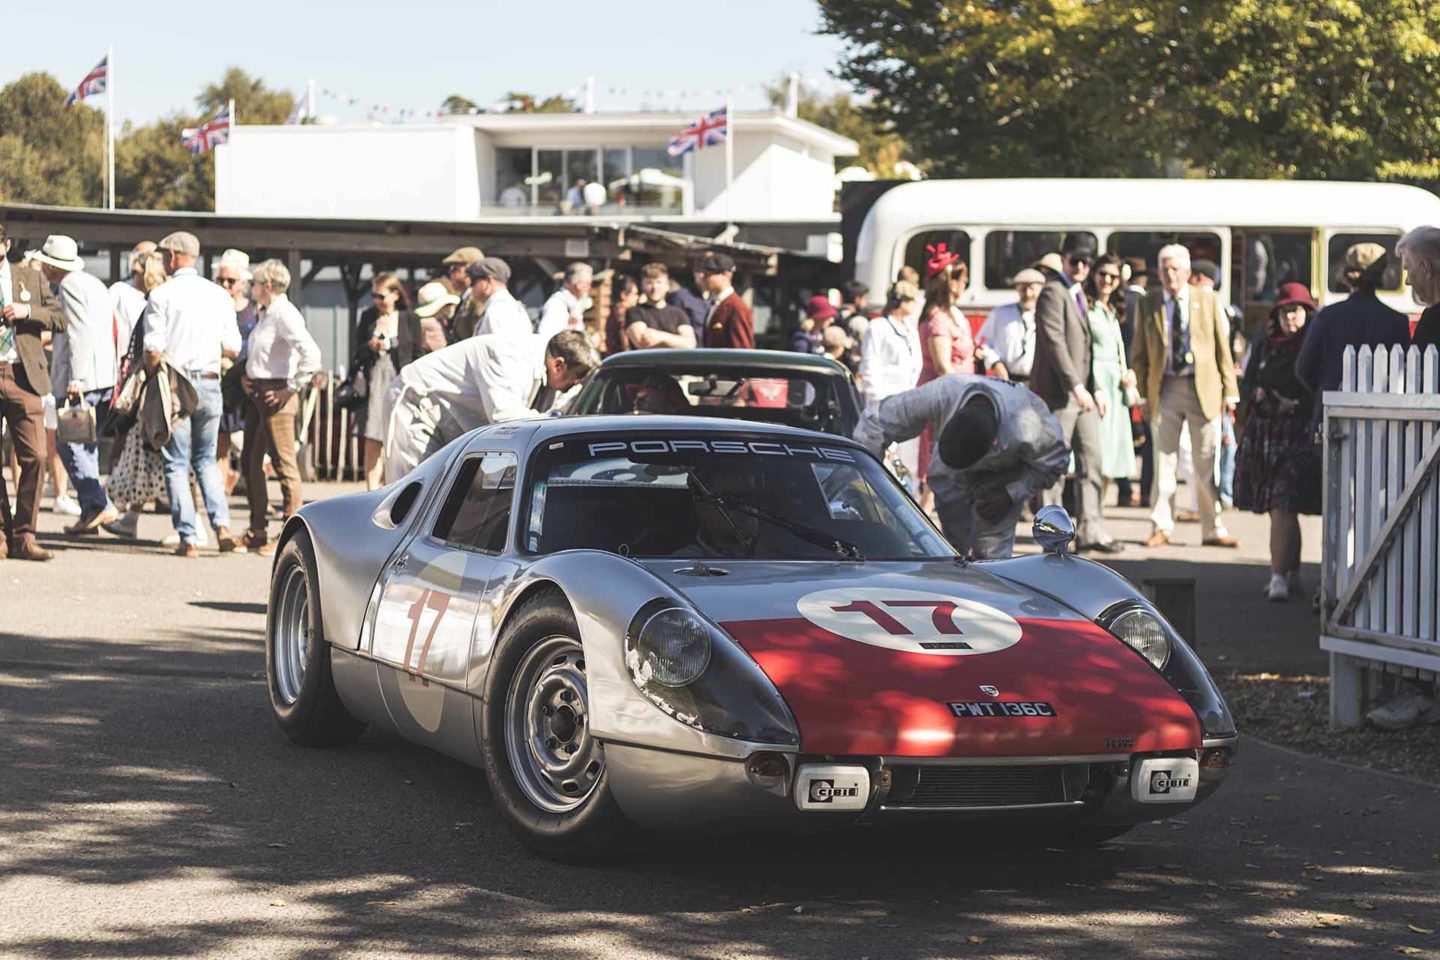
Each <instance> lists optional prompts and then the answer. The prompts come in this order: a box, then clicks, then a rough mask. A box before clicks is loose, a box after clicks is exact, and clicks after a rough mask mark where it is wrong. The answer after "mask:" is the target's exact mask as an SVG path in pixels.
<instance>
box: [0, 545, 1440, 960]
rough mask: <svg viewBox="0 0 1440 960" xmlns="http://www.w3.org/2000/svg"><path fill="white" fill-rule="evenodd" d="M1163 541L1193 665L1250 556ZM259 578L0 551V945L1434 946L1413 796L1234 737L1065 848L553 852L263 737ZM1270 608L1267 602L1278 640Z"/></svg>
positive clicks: (1187, 954) (774, 954)
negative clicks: (1115, 823)
mask: <svg viewBox="0 0 1440 960" xmlns="http://www.w3.org/2000/svg"><path fill="white" fill-rule="evenodd" d="M46 524H47V526H48V527H49V528H50V529H56V528H57V526H58V525H57V524H56V523H54V521H53V520H51V519H49V518H47V521H46ZM167 527H168V524H167V523H166V521H164V520H163V519H162V518H158V517H154V518H152V517H146V518H145V521H144V526H143V527H142V534H145V535H148V536H153V537H155V538H157V539H158V537H159V536H160V535H161V534H163V533H164V532H165V530H166V528H167ZM1250 535H1254V536H1258V534H1256V533H1254V532H1253V531H1247V536H1250ZM49 539H50V542H51V543H52V545H56V546H65V544H64V542H63V540H59V539H56V538H49ZM1172 549H1173V550H1174V555H1172V556H1171V560H1172V561H1173V562H1174V563H1185V564H1192V565H1195V569H1197V570H1199V571H1200V573H1201V575H1202V577H1205V586H1203V587H1202V595H1204V596H1211V595H1213V596H1214V597H1215V599H1216V600H1217V601H1218V602H1217V603H1214V604H1208V603H1207V604H1206V605H1205V609H1206V610H1207V611H1209V612H1208V613H1206V614H1205V615H1204V616H1202V634H1203V635H1205V636H1208V637H1211V639H1214V640H1217V642H1218V641H1221V640H1223V642H1224V643H1225V644H1240V645H1241V646H1236V647H1231V646H1224V647H1222V646H1218V645H1215V646H1212V647H1211V648H1210V650H1209V652H1208V655H1209V656H1210V657H1211V658H1212V660H1213V658H1214V657H1218V656H1222V655H1224V656H1227V657H1228V656H1229V654H1224V653H1221V652H1217V651H1221V650H1223V649H1234V650H1243V649H1245V647H1244V646H1243V644H1244V643H1245V642H1246V640H1247V638H1244V637H1240V638H1237V637H1235V636H1233V634H1234V633H1235V631H1236V629H1240V627H1239V626H1238V625H1237V627H1236V628H1235V629H1231V628H1229V627H1227V628H1225V629H1223V630H1222V629H1218V628H1216V627H1215V622H1216V621H1215V618H1216V617H1225V618H1234V617H1237V616H1238V615H1237V614H1236V613H1235V611H1234V609H1232V608H1234V607H1235V606H1237V604H1238V600H1237V601H1236V603H1232V602H1230V601H1229V593H1230V592H1236V593H1235V596H1236V597H1237V598H1238V597H1239V593H1238V591H1240V590H1241V589H1242V585H1243V586H1244V590H1245V591H1246V596H1247V597H1248V596H1249V595H1250V594H1252V593H1253V594H1255V595H1257V596H1258V592H1259V587H1260V583H1261V582H1262V580H1263V567H1262V566H1258V565H1257V561H1256V560H1255V558H1254V557H1253V556H1250V555H1248V554H1247V556H1245V557H1240V558H1230V557H1225V558H1219V559H1224V560H1226V561H1227V562H1229V561H1232V560H1233V561H1235V562H1234V563H1233V564H1231V566H1237V565H1238V567H1239V568H1240V569H1236V570H1232V569H1228V568H1227V569H1225V570H1221V571H1219V572H1217V573H1215V574H1214V575H1213V576H1207V575H1206V574H1205V571H1204V569H1202V568H1204V567H1205V566H1206V564H1207V563H1213V561H1214V560H1216V559H1217V558H1216V557H1215V556H1214V555H1213V552H1202V551H1199V550H1189V551H1185V550H1184V549H1183V548H1172ZM1256 550H1258V551H1259V554H1260V556H1261V557H1262V558H1263V545H1262V544H1257V545H1256ZM1137 561H1138V551H1137V555H1136V556H1135V557H1132V558H1130V560H1129V563H1128V564H1127V567H1130V565H1134V567H1131V568H1130V569H1127V570H1126V572H1127V573H1130V574H1131V575H1132V576H1138V575H1141V574H1143V571H1144V570H1145V569H1148V568H1146V567H1143V566H1141V565H1140V564H1138V563H1137ZM1247 564H1248V565H1249V567H1251V568H1253V569H1247V568H1246V565H1247ZM1135 569H1138V570H1140V573H1136V572H1133V571H1134V570H1135ZM268 570H269V563H268V561H265V560H261V559H259V558H255V557H243V556H237V557H228V558H221V557H218V556H216V555H215V554H214V553H213V552H209V553H207V554H206V555H204V556H203V557H202V558H201V559H200V560H198V561H181V560H177V559H174V558H171V557H168V556H165V555H163V554H161V553H160V552H159V549H158V547H157V546H156V545H155V544H154V543H148V544H139V545H135V546H124V545H122V544H120V543H119V542H118V541H113V540H103V541H100V542H99V543H97V544H83V545H71V546H69V548H68V549H65V550H64V552H63V553H62V554H61V556H60V557H59V558H58V559H57V560H56V561H55V562H53V563H51V564H47V565H35V564H24V563H20V562H15V561H5V562H0V611H3V616H0V730H3V733H4V735H3V736H0V956H3V957H7V958H8V957H23V958H29V957H82V956H84V957H89V956H94V957H155V956H167V957H168V956H178V957H266V958H282V957H296V958H319V957H331V956H336V957H338V956H346V957H351V956H354V957H430V956H435V957H440V956H457V955H464V956H482V957H561V956H564V957H615V958H620V957H671V956H684V957H735V958H741V957H744V958H752V957H754V958H760V957H765V958H785V960H789V958H811V957H814V958H826V960H830V958H840V957H843V958H861V957H871V958H875V960H879V958H930V957H972V956H973V957H1106V958H1129V957H1147V958H1149V957H1174V958H1192V957H1216V958H1221V957H1223V958H1226V960H1235V958H1250V957H1272V956H1273V957H1288V956H1301V957H1337V958H1338V957H1345V958H1351V957H1357V956H1396V955H1399V953H1401V952H1403V951H1407V950H1414V951H1419V952H1417V953H1415V954H1414V955H1417V956H1431V957H1440V932H1436V933H1428V932H1416V929H1417V928H1418V930H1421V931H1429V930H1440V831H1437V829H1436V826H1435V824H1436V811H1437V810H1440V788H1436V787H1434V786H1426V785H1423V784H1420V783H1418V782H1415V781H1410V780H1406V779H1403V778H1399V777H1391V776H1388V775H1384V774H1378V773H1374V772H1362V771H1357V770H1353V769H1350V768H1347V767H1342V766H1339V765H1335V764H1331V763H1328V762H1324V761H1320V760H1314V759H1305V758H1300V757H1297V756H1294V755H1292V754H1288V753H1285V752H1282V751H1280V750H1278V749H1275V748H1271V747H1268V746H1266V745H1264V744H1261V743H1258V742H1254V741H1250V742H1247V743H1245V745H1244V747H1243V750H1242V756H1241V761H1242V762H1241V764H1240V766H1239V767H1238V768H1237V769H1236V770H1235V772H1234V774H1233V775H1232V777H1231V779H1230V782H1229V783H1227V784H1226V786H1225V788H1224V790H1223V791H1221V793H1220V795H1219V796H1218V797H1217V798H1216V799H1215V800H1213V801H1212V802H1211V803H1209V804H1208V805H1206V806H1203V807H1201V808H1199V809H1197V810H1196V811H1194V812H1193V813H1192V814H1191V815H1190V816H1188V817H1186V818H1184V819H1183V820H1181V821H1171V822H1168V823H1165V824H1152V825H1147V826H1144V827H1142V828H1140V829H1138V830H1136V831H1134V832H1133V833H1132V834H1130V835H1128V836H1126V837H1125V838H1123V839H1122V840H1119V841H1116V842H1113V843H1110V844H1107V845H1106V846H1104V847H1102V848H1100V849H1098V850H1092V851H1088V852H1060V851H1043V852H1038V853H1037V852H1030V853H1021V854H1015V853H1010V852H1005V851H994V850H987V849H985V848H984V847H983V846H982V845H981V844H980V838H977V837H975V836H967V835H965V834H959V833H957V834H953V835H945V836H938V835H935V834H933V833H930V834H921V835H915V834H910V835H896V834H891V833H877V832H875V831H860V832H851V833H846V834H835V835H829V836H826V837H821V838H808V839H795V838H761V839H741V840H736V839H734V838H713V837H698V838H686V839H682V840H675V839H673V838H672V839H668V840H665V841H663V842H660V843H656V844H653V845H651V846H649V847H647V848H645V849H642V850H638V851H636V853H635V855H634V857H633V858H632V859H630V860H628V861H626V862H622V863H619V864H615V865H610V866H606V867H603V868H585V869H578V868H566V867H559V866H556V865H553V864H550V863H547V862H544V861H541V860H538V859H536V858H535V857H533V856H531V855H530V854H529V853H527V852H526V851H525V850H524V848H522V847H521V846H520V845H519V844H518V843H517V842H516V841H515V840H513V839H512V838H511V837H510V836H509V834H508V833H507V832H506V830H505V829H504V827H503V826H502V824H501V823H500V821H499V819H498V817H497V816H496V814H495V811H494V810H493V809H492V804H491V801H490V799H489V797H488V795H487V791H486V786H485V781H484V777H483V775H482V774H481V773H480V772H479V771H477V770H473V769H470V768H467V767H464V766H462V765H460V764H458V763H456V762H454V761H451V760H448V759H446V758H444V757H441V756H438V755H436V754H434V753H430V752H428V751H425V750H422V749H419V748H416V747H412V746H409V745H407V744H405V743H403V742H400V741H398V740H395V739H393V738H390V737H387V736H381V735H376V734H373V733H369V734H366V735H365V736H364V737H362V738H361V740H360V741H359V742H358V743H357V744H356V745H354V746H352V747H349V748H346V749H341V750H334V751H320V750H307V749H302V748H297V747H293V746H291V745H290V744H289V743H288V742H287V741H286V740H285V739H284V738H283V737H282V736H281V734H280V732H279V730H278V729H277V728H276V726H275V724H274V722H273V721H272V719H271V718H270V716H269V706H268V702H267V698H266V692H265V687H264V684H263V680H262V679H261V676H262V671H263V668H264V659H263V652H262V648H261V634H262V629H263V624H264V598H265V586H266V580H267V576H268ZM1252 580H1253V581H1255V582H1254V584H1253V586H1251V585H1250V581H1252ZM1216 584H1220V585H1221V586H1218V587H1217V586H1216ZM1225 584H1230V586H1224V585H1225ZM1252 600H1253V598H1252ZM1239 605H1240V606H1247V605H1248V606H1253V603H1251V602H1250V601H1246V603H1245V604H1239ZM1301 606H1302V605H1299V604H1292V605H1289V606H1287V607H1283V608H1277V609H1276V610H1272V611H1271V615H1272V616H1276V617H1288V618H1290V620H1288V621H1286V622H1291V621H1293V624H1294V629H1295V630H1297V631H1300V632H1302V633H1303V631H1304V629H1305V623H1306V622H1307V621H1306V620H1305V618H1307V617H1308V615H1309V614H1308V604H1304V605H1303V607H1304V608H1305V609H1301ZM1224 622H1226V623H1230V622H1231V621H1230V620H1225V621H1224ZM1236 622H1237V624H1238V623H1239V621H1236ZM1311 629H1312V630H1313V624H1312V626H1311ZM1206 631H1211V632H1210V633H1207V632H1206ZM1268 639H1272V638H1265V637H1256V636H1251V637H1250V638H1248V642H1249V643H1250V644H1251V645H1253V644H1255V643H1259V642H1262V640H1268ZM1202 652H1205V644H1204V641H1203V640H1202ZM1236 655H1237V656H1238V655H1239V654H1238V653H1237V654H1236Z"/></svg>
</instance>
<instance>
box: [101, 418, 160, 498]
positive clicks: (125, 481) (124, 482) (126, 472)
mask: <svg viewBox="0 0 1440 960" xmlns="http://www.w3.org/2000/svg"><path fill="white" fill-rule="evenodd" d="M144 433H145V431H143V430H130V431H128V432H126V434H125V441H124V443H123V444H122V446H121V448H120V456H119V457H118V458H117V459H116V461H115V465H114V466H113V467H111V468H110V479H109V480H108V481H107V482H106V484H105V492H106V494H107V495H108V496H109V497H110V499H111V501H112V502H114V503H117V504H121V505H126V506H128V505H131V504H139V503H144V502H145V501H146V500H154V499H155V498H156V497H159V496H161V495H163V494H164V493H165V458H164V457H163V456H161V454H160V452H159V451H158V450H152V449H150V447H149V446H148V445H147V444H146V443H145V437H144Z"/></svg>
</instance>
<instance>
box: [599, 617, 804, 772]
mask: <svg viewBox="0 0 1440 960" xmlns="http://www.w3.org/2000/svg"><path fill="white" fill-rule="evenodd" d="M625 665H626V666H627V667H628V668H629V671H630V679H631V681H632V682H633V683H634V684H635V687H636V689H638V690H639V691H640V692H641V693H642V694H644V695H645V698H646V699H647V700H649V701H650V702H651V703H653V704H655V706H657V707H659V708H660V709H661V710H663V711H664V712H665V713H666V714H668V715H670V716H671V717H673V718H674V719H676V720H677V721H679V722H680V723H683V724H685V725H686V726H689V727H694V728H695V729H697V730H703V731H704V732H706V733H713V734H716V735H717V736H721V737H731V738H733V739H735V740H746V741H749V742H751V743H766V744H775V745H785V746H790V745H795V744H798V743H799V742H800V728H799V726H798V725H797V724H796V723H795V717H794V716H793V715H792V714H791V713H790V708H789V707H788V706H787V705H786V704H785V700H784V699H783V698H782V697H781V696H780V691H779V690H777V689H775V684H773V683H771V682H770V678H769V677H767V676H766V675H765V671H764V670H761V669H760V665H759V664H758V663H756V662H755V661H754V660H753V659H752V658H751V657H750V655H749V654H748V653H746V652H745V651H744V650H742V649H741V648H740V645H739V644H737V643H736V642H735V641H734V640H732V639H730V637H728V636H726V634H725V632H724V631H722V630H721V629H720V628H719V627H717V626H715V625H714V624H713V623H711V622H710V621H709V620H707V619H705V617H703V616H702V615H701V614H699V613H698V612H696V611H695V610H692V609H690V608H689V607H687V606H683V605H681V604H680V603H677V602H676V601H675V600H665V599H655V600H651V601H650V602H649V603H647V604H645V605H644V606H642V607H641V608H640V609H639V611H637V612H636V614H635V616H634V617H633V618H632V619H631V621H630V628H629V629H628V630H626V631H625Z"/></svg>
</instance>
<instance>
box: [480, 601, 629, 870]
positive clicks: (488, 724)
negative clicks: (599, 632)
mask: <svg viewBox="0 0 1440 960" xmlns="http://www.w3.org/2000/svg"><path fill="white" fill-rule="evenodd" d="M557 638H566V639H568V640H570V641H573V642H574V643H575V644H577V645H578V644H579V640H580V631H579V629H578V628H577V627H576V625H575V615H574V613H573V612H572V611H571V609H570V605H569V603H568V602H566V600H565V597H564V596H563V595H562V594H561V593H560V592H559V591H558V590H556V591H546V592H544V593H540V594H536V595H534V596H532V597H530V598H529V599H527V600H525V601H524V602H523V603H522V605H521V606H520V608H519V609H518V610H516V611H515V613H514V615H513V616H512V617H511V618H510V620H509V622H508V623H506V625H505V628H504V630H503V631H501V634H500V638H499V640H498V641H497V643H496V645H495V653H494V660H493V662H492V663H491V664H490V670H489V674H488V676H487V677H486V680H485V699H484V703H483V705H482V707H481V731H480V733H481V737H480V739H481V748H482V749H483V751H484V755H485V776H486V779H488V780H489V782H490V794H491V796H492V797H494V800H495V804H496V806H498V807H499V808H500V812H501V814H502V815H503V816H504V818H505V822H506V824H507V825H508V826H509V827H510V829H511V830H512V831H513V832H514V833H515V835H516V836H517V837H518V838H519V839H520V841H521V842H522V843H524V844H525V845H526V846H527V847H529V848H530V849H532V850H534V851H535V852H536V853H539V854H540V855H541V856H544V857H547V858H549V859H551V860H558V861H560V862H563V863H593V862H595V861H598V860H605V859H609V858H612V857H614V856H615V855H616V854H617V853H619V852H620V850H621V849H622V848H623V847H624V846H625V845H626V844H627V842H628V841H630V840H631V839H632V838H633V836H634V833H635V828H634V826H633V824H631V822H630V821H629V820H628V819H627V818H626V817H625V814H624V813H623V812H621V810H620V807H619V805H618V804H617V803H616V802H615V797H614V795H613V794H612V793H611V792H610V774H609V770H608V768H602V769H601V771H600V773H599V775H598V778H597V779H596V780H595V781H594V785H593V787H591V788H590V790H589V792H588V794H586V795H585V796H584V799H583V800H581V801H580V802H579V805H578V806H576V807H574V809H570V810H566V811H564V812H552V811H550V810H547V809H545V808H544V807H542V806H540V805H539V804H538V803H536V802H535V801H534V800H533V799H531V797H530V796H529V795H528V794H527V792H526V789H525V788H524V787H522V786H521V784H520V780H519V778H520V776H522V775H524V774H523V773H522V772H519V771H517V770H516V769H515V765H514V764H513V763H512V761H511V754H510V745H509V743H508V740H507V723H508V712H507V711H508V709H509V706H510V701H511V688H512V684H513V682H514V681H515V678H516V673H517V670H518V669H520V668H521V666H522V664H524V663H525V662H526V660H527V656H528V655H529V654H531V652H532V651H534V650H536V648H537V647H539V646H541V645H542V644H547V643H553V642H555V641H556V640H557ZM581 663H582V664H583V660H582V661H581ZM520 692H522V693H523V692H525V691H520ZM585 710H586V712H587V714H588V704H587V705H586V706H585ZM517 749H519V745H518V744H517ZM599 749H600V750H601V751H603V749H604V748H603V747H600V748H599ZM521 762H522V763H523V762H524V761H523V759H522V761H521Z"/></svg>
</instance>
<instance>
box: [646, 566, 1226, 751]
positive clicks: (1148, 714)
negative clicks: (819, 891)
mask: <svg viewBox="0 0 1440 960" xmlns="http://www.w3.org/2000/svg"><path fill="white" fill-rule="evenodd" d="M645 566H646V567H647V568H649V569H650V570H651V571H652V572H653V573H655V574H656V575H657V576H659V577H661V578H662V579H663V580H665V581H666V582H667V583H669V584H670V585H671V586H673V587H674V588H675V589H676V590H678V591H679V592H681V593H682V594H684V595H685V596H686V597H687V598H688V599H689V600H690V601H691V602H692V603H694V604H695V606H696V607H697V608H698V609H700V610H701V611H702V612H703V613H705V614H706V615H707V616H708V617H710V618H711V619H712V620H714V621H715V622H716V623H718V624H719V625H720V626H721V627H722V628H723V629H724V630H725V631H726V632H727V633H728V634H729V635H730V636H731V637H733V638H734V639H735V640H736V641H737V642H738V643H739V644H740V645H741V646H742V647H743V648H744V649H745V650H746V651H747V652H748V653H749V654H750V655H751V656H752V657H753V658H754V659H755V661H756V662H757V663H759V664H760V666H761V668H762V669H763V670H764V671H765V673H766V675H767V676H768V677H769V678H770V680H771V681H772V682H773V683H774V684H775V685H776V687H777V688H778V689H779V690H780V693H781V694H782V695H783V696H784V698H785V700H786V702H787V703H788V704H789V706H790V709H791V710H792V711H793V713H794V714H795V718H796V721H797V722H798V723H799V726H800V738H801V739H800V747H801V750H802V751H804V752H806V753H823V754H864V755H875V754H879V755H885V756H894V757H945V756H957V757H1021V756H1037V757H1038V756H1073V755H1095V754H1127V753H1131V752H1135V751H1151V750H1188V749H1195V748H1197V747H1199V746H1200V741H1201V733H1200V726H1199V723H1198V721H1197V719H1196V716H1195V713H1194V711H1193V710H1192V709H1191V708H1190V706H1189V705H1188V704H1187V703H1186V702H1185V701H1184V700H1183V699H1182V698H1181V697H1180V695H1179V694H1178V693H1177V692H1176V691H1175V689H1174V688H1173V687H1172V686H1171V685H1170V684H1169V682H1168V681H1166V680H1165V678H1164V677H1162V676H1161V675H1160V673H1159V672H1158V671H1156V670H1155V669H1153V668H1152V667H1151V666H1150V664H1149V663H1147V662H1146V661H1145V660H1143V659H1142V658H1141V657H1140V656H1139V655H1138V654H1136V653H1135V652H1134V651H1132V650H1131V649H1130V648H1129V647H1127V646H1126V645H1125V644H1123V643H1122V642H1121V641H1119V640H1117V639H1116V638H1115V637H1113V636H1111V635H1110V633H1108V632H1107V631H1105V630H1104V629H1102V628H1101V627H1099V626H1097V625H1095V624H1094V623H1092V622H1091V621H1089V620H1087V619H1085V618H1084V617H1082V616H1080V615H1079V614H1077V613H1076V612H1075V611H1073V610H1071V609H1070V608H1068V607H1066V606H1063V605H1061V604H1059V603H1057V602H1056V601H1054V600H1052V599H1050V598H1049V597H1046V596H1044V595H1041V594H1038V593H1034V592H1031V591H1029V590H1027V589H1025V588H1024V587H1021V586H1018V585H1016V584H1014V583H1011V582H1008V581H1005V580H1001V579H1000V578H998V577H994V576H991V575H990V574H987V573H986V572H984V569H983V565H974V564H969V565H966V564H960V563H956V562H954V561H950V560H944V561H940V560H937V561H927V562H893V563H892V562H873V561H872V562H866V563H859V564H857V563H845V562H836V563H825V562H819V563H817V562H769V561H726V562H717V563H713V564H709V565H708V566H704V565H701V566H699V568H698V572H697V565H696V564H695V563H692V562H689V561H675V560H671V561H655V560H652V561H646V562H645ZM717 571H724V573H723V574H721V575H717Z"/></svg>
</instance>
